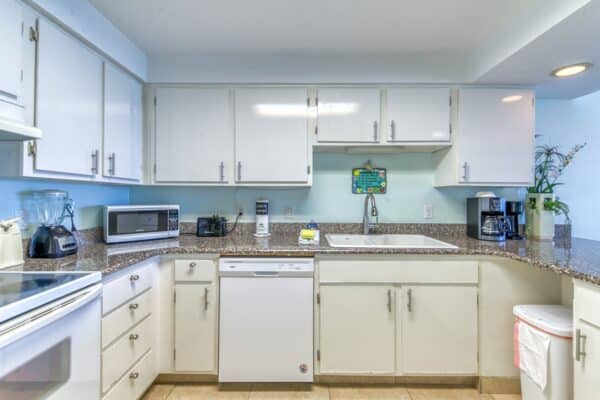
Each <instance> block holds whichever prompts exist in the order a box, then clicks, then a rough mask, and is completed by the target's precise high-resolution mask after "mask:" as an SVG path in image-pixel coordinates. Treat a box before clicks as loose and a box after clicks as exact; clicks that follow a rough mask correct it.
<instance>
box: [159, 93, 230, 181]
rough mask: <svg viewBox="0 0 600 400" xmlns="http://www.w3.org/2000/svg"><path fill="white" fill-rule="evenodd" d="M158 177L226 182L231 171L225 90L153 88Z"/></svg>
mask: <svg viewBox="0 0 600 400" xmlns="http://www.w3.org/2000/svg"><path fill="white" fill-rule="evenodd" d="M155 110H156V176H155V179H156V181H157V182H223V183H224V182H227V180H228V179H227V177H228V176H230V174H231V171H232V166H231V158H232V152H233V134H232V118H233V114H232V111H231V105H230V96H229V89H224V88H192V87H187V88H181V87H180V88H158V89H156V107H155Z"/></svg>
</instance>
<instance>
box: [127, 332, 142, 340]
mask: <svg viewBox="0 0 600 400" xmlns="http://www.w3.org/2000/svg"><path fill="white" fill-rule="evenodd" d="M139 338H140V335H138V334H137V333H132V334H131V335H129V340H131V341H133V340H138V339H139Z"/></svg>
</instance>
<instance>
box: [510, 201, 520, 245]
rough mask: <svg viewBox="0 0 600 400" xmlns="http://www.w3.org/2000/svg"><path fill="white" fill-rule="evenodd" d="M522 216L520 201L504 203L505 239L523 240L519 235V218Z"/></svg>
mask: <svg viewBox="0 0 600 400" xmlns="http://www.w3.org/2000/svg"><path fill="white" fill-rule="evenodd" d="M521 214H523V202H522V201H507V202H506V224H507V232H506V238H507V239H512V240H523V235H521V234H520V233H519V216H520V215H521Z"/></svg>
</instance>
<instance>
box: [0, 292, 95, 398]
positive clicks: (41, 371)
mask: <svg viewBox="0 0 600 400" xmlns="http://www.w3.org/2000/svg"><path fill="white" fill-rule="evenodd" d="M100 293H101V285H95V286H91V287H89V288H86V289H84V290H82V291H80V292H78V293H76V294H74V295H70V296H67V297H64V298H62V299H60V300H58V301H56V302H54V303H51V304H48V305H46V306H43V307H40V308H39V309H36V310H34V311H33V312H30V313H28V314H26V315H24V316H21V317H17V318H15V319H14V320H10V321H8V322H7V323H5V324H3V325H1V326H0V399H15V400H33V399H36V400H37V399H48V400H70V399H86V400H87V399H92V400H94V399H99V398H100V334H101V329H100V323H101V304H100V297H99V296H100Z"/></svg>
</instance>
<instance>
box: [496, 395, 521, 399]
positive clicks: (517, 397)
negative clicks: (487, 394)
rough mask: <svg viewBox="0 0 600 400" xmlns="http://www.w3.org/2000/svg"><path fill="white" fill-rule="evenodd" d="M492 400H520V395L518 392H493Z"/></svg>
mask: <svg viewBox="0 0 600 400" xmlns="http://www.w3.org/2000/svg"><path fill="white" fill-rule="evenodd" d="M492 399H493V400H521V395H518V394H493V395H492Z"/></svg>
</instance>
